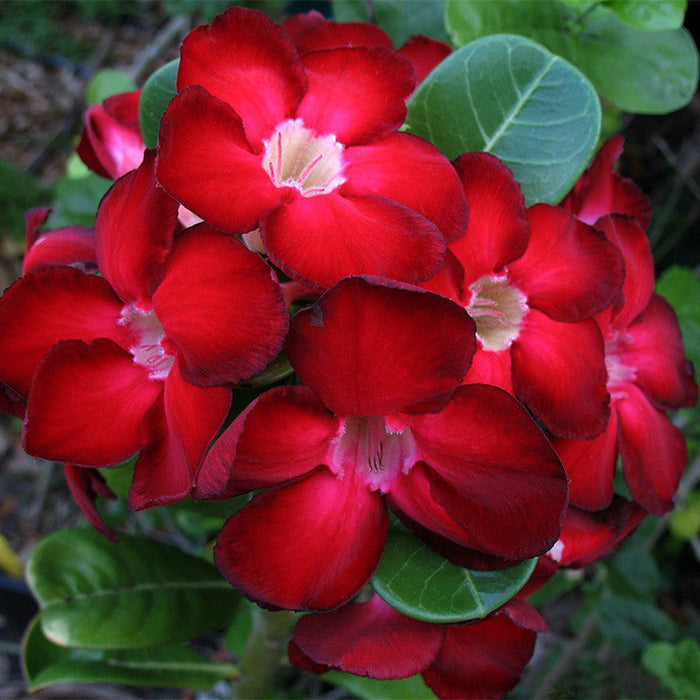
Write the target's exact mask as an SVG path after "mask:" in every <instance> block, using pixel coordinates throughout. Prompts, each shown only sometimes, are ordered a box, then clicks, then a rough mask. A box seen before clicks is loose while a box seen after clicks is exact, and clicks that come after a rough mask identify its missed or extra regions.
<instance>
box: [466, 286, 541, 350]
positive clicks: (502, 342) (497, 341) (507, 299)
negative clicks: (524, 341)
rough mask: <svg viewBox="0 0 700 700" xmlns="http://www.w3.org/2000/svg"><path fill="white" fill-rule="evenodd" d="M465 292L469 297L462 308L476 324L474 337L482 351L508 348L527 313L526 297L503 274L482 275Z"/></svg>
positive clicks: (518, 331)
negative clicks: (479, 342)
mask: <svg viewBox="0 0 700 700" xmlns="http://www.w3.org/2000/svg"><path fill="white" fill-rule="evenodd" d="M469 289H470V290H471V292H472V298H471V300H470V301H469V304H468V305H467V307H466V309H467V312H468V313H469V315H470V316H471V317H472V318H473V319H474V323H476V337H477V338H478V339H479V340H480V341H481V344H482V346H483V348H484V350H489V351H491V352H499V351H501V350H505V349H506V348H509V347H510V345H511V343H512V342H513V341H514V340H515V339H516V338H517V337H518V335H519V334H520V327H521V325H522V322H523V319H524V318H525V315H526V314H527V312H528V305H527V297H526V296H525V295H524V294H523V293H522V292H521V291H520V290H519V289H518V288H517V287H513V286H512V285H511V284H510V283H509V281H508V277H506V276H505V275H500V276H491V275H484V276H483V277H481V278H480V279H478V280H477V281H476V282H474V284H472V285H471V286H470V287H469Z"/></svg>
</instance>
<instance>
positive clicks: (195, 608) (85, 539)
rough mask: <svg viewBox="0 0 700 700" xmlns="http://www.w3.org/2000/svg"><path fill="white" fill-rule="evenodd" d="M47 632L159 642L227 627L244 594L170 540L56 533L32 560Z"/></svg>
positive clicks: (91, 642) (66, 637) (97, 644)
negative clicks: (176, 546)
mask: <svg viewBox="0 0 700 700" xmlns="http://www.w3.org/2000/svg"><path fill="white" fill-rule="evenodd" d="M27 582H28V583H29V586H30V588H31V589H32V592H33V593H34V596H35V597H36V599H37V601H38V602H39V605H40V606H41V609H42V614H41V623H42V628H43V631H44V634H46V636H47V637H48V638H49V639H50V640H51V641H53V642H55V643H56V644H62V645H65V646H77V647H85V648H89V649H119V648H136V647H147V646H154V645H157V644H168V643H171V642H180V641H184V640H186V639H192V638H194V637H197V636H199V635H201V634H203V633H204V632H206V631H208V630H210V629H214V628H217V627H223V626H225V625H226V624H227V623H228V621H229V619H230V618H231V617H232V615H233V614H234V612H235V608H236V604H237V600H238V594H237V593H236V592H235V590H234V589H233V588H232V587H231V586H229V584H228V583H226V581H224V580H223V579H222V578H221V576H220V574H219V572H218V571H217V570H216V568H215V567H214V566H213V565H211V564H209V563H208V562H206V561H204V560H202V559H200V558H198V557H195V556H192V555H189V554H185V553H184V552H182V551H180V550H179V549H176V548H175V547H170V546H168V545H165V544H162V543H160V542H155V541H152V540H148V539H145V538H139V537H133V536H130V535H121V536H120V539H119V543H118V544H113V543H112V542H110V541H108V540H106V539H105V538H104V537H102V536H101V535H100V534H99V533H97V532H95V531H94V530H92V529H91V528H87V529H79V528H77V529H72V530H63V531H60V532H56V533H54V534H52V535H50V536H49V537H47V538H46V539H45V540H43V541H42V542H40V543H39V544H38V545H37V546H36V547H35V548H34V550H33V551H32V553H31V555H30V557H29V561H28V562H27Z"/></svg>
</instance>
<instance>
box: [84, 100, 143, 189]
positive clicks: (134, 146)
mask: <svg viewBox="0 0 700 700" xmlns="http://www.w3.org/2000/svg"><path fill="white" fill-rule="evenodd" d="M140 97H141V91H140V90H134V91H133V92H123V93H121V94H119V95H112V96H111V97H108V98H107V99H106V100H105V101H104V102H103V103H102V104H101V105H90V106H89V107H88V108H87V109H86V110H85V116H84V120H85V126H84V128H83V132H82V134H81V135H80V142H79V143H78V149H77V151H78V155H79V156H80V158H81V159H82V161H83V162H84V163H85V165H87V166H88V168H90V170H92V171H94V172H96V173H97V174H98V175H101V176H102V177H106V178H109V179H111V180H116V179H117V178H119V177H121V176H122V175H126V173H128V172H129V171H130V170H133V169H134V168H138V166H139V165H140V164H141V161H142V160H143V153H144V151H145V150H146V146H145V144H144V142H143V138H142V136H141V130H140V128H139V99H140Z"/></svg>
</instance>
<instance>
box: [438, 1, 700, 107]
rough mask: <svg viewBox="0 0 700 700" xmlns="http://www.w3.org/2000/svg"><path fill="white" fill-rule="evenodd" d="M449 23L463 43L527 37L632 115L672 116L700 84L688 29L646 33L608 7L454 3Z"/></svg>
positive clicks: (449, 27)
mask: <svg viewBox="0 0 700 700" xmlns="http://www.w3.org/2000/svg"><path fill="white" fill-rule="evenodd" d="M446 23H447V28H448V30H449V32H450V34H451V36H452V38H453V40H454V41H455V43H456V44H457V45H458V46H461V45H463V44H466V43H468V42H471V41H473V40H474V39H477V38H479V37H483V36H486V35H489V34H500V33H513V34H520V35H523V36H527V37H529V38H530V39H533V40H534V41H537V42H539V43H540V44H542V45H543V46H546V47H547V48H548V49H549V50H550V51H552V52H553V53H555V54H557V55H558V56H561V57H563V58H565V59H567V60H568V61H570V62H571V63H573V64H574V65H575V66H577V67H578V68H580V70H581V71H582V72H583V73H585V74H586V76H588V78H589V79H590V80H591V82H592V83H593V85H595V87H596V89H597V90H598V91H599V92H600V93H601V94H602V95H604V96H605V97H606V98H608V99H609V100H610V101H611V102H613V103H614V104H616V105H617V106H618V107H620V108H621V109H623V110H625V111H627V112H638V113H642V114H666V113H668V112H673V111H675V110H677V109H680V108H681V107H683V106H684V105H686V104H687V103H688V102H689V101H690V99H691V98H692V96H693V94H694V93H695V89H696V87H697V82H698V52H697V49H696V48H695V44H694V42H693V40H692V38H691V36H690V34H689V33H688V32H687V31H686V30H685V29H682V28H681V29H674V30H667V31H658V32H645V31H641V30H639V29H635V28H634V27H631V26H629V25H628V24H626V23H625V22H623V21H622V20H621V19H620V18H619V17H618V16H617V15H616V14H615V12H613V11H612V10H608V9H606V8H605V7H604V6H602V5H596V6H595V7H594V8H593V10H592V11H591V12H586V11H583V12H581V11H580V10H579V9H578V8H575V7H572V6H570V5H565V4H563V3H560V2H540V0H518V2H512V1H511V0H490V1H489V2H480V0H450V2H448V5H447V11H446Z"/></svg>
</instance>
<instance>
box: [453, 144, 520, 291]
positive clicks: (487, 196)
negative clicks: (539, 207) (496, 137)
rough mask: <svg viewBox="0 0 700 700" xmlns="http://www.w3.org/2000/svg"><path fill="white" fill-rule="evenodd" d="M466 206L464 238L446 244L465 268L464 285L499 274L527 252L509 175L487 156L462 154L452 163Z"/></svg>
mask: <svg viewBox="0 0 700 700" xmlns="http://www.w3.org/2000/svg"><path fill="white" fill-rule="evenodd" d="M455 167H456V168H457V172H458V173H459V176H460V178H461V180H462V185H463V189H464V193H465V194H466V196H467V202H468V203H469V224H468V226H467V234H466V236H464V238H462V239H461V240H459V241H456V242H454V243H452V244H450V250H452V252H453V253H454V254H455V255H456V256H457V258H458V259H459V261H460V262H461V263H462V265H463V266H464V268H465V271H466V272H465V276H466V281H467V284H471V283H472V282H476V280H478V279H479V278H480V277H482V276H483V275H487V274H492V273H494V272H500V271H502V269H503V267H504V266H505V265H506V264H508V263H509V262H512V261H513V260H515V259H517V258H519V257H520V256H521V255H522V254H523V253H524V252H525V249H526V248H527V242H528V239H529V236H530V223H529V221H528V218H527V211H526V209H525V198H524V197H523V193H522V191H521V190H520V185H518V183H517V182H516V181H515V178H514V177H513V173H511V171H510V170H509V169H508V167H507V166H506V165H505V164H504V163H502V162H501V161H500V160H498V158H496V157H495V156H492V155H490V154H488V153H465V154H463V155H461V156H459V158H457V160H456V161H455Z"/></svg>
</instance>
